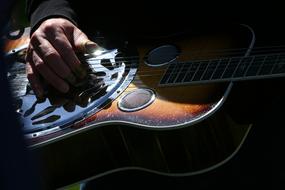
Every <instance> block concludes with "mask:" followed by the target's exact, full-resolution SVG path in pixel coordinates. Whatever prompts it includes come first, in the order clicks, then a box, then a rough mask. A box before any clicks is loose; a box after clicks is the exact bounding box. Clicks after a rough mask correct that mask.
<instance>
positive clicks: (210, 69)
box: [201, 59, 220, 80]
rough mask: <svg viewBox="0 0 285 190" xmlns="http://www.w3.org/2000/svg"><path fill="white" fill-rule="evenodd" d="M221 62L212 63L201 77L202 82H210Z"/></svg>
mask: <svg viewBox="0 0 285 190" xmlns="http://www.w3.org/2000/svg"><path fill="white" fill-rule="evenodd" d="M219 62H220V60H219V59H215V60H212V61H210V63H209V64H208V66H207V68H206V69H205V72H204V73H203V75H202V77H201V80H210V79H211V77H212V75H213V74H214V72H215V70H216V68H217V65H218V64H219Z"/></svg>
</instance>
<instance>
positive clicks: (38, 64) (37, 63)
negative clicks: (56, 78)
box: [35, 60, 45, 70]
mask: <svg viewBox="0 0 285 190" xmlns="http://www.w3.org/2000/svg"><path fill="white" fill-rule="evenodd" d="M35 67H36V68H37V70H42V69H44V67H45V65H44V62H43V61H42V60H37V61H35Z"/></svg>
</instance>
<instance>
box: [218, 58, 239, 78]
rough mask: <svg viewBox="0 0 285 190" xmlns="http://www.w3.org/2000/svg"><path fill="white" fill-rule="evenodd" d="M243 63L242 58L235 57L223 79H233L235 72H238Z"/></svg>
mask: <svg viewBox="0 0 285 190" xmlns="http://www.w3.org/2000/svg"><path fill="white" fill-rule="evenodd" d="M240 62H241V58H240V57H234V58H232V59H231V60H230V61H229V64H228V65H227V67H226V69H225V71H224V73H223V75H222V77H221V78H223V79H226V78H231V77H232V76H233V75H234V72H235V71H236V69H237V67H238V65H239V63H240Z"/></svg>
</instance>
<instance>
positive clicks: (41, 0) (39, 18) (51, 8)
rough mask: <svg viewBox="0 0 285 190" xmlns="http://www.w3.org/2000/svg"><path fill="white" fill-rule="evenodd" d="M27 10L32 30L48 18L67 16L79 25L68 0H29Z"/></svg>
mask: <svg viewBox="0 0 285 190" xmlns="http://www.w3.org/2000/svg"><path fill="white" fill-rule="evenodd" d="M26 12H27V16H28V19H29V21H30V25H31V28H32V32H33V31H35V29H36V28H37V27H38V26H39V25H40V24H41V23H42V22H43V21H44V20H46V19H48V18H58V17H59V18H60V17H61V18H62V17H63V18H66V19H68V20H70V21H71V22H73V23H74V24H75V25H77V18H76V14H75V12H74V10H73V9H72V8H71V5H70V2H69V1H68V0H27V4H26Z"/></svg>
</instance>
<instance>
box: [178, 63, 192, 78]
mask: <svg viewBox="0 0 285 190" xmlns="http://www.w3.org/2000/svg"><path fill="white" fill-rule="evenodd" d="M190 67H191V64H190V62H183V63H182V67H181V70H180V74H179V75H178V77H177V78H176V81H175V82H176V83H181V82H182V81H183V79H184V78H185V76H186V75H187V74H188V71H189V68H190Z"/></svg>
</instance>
